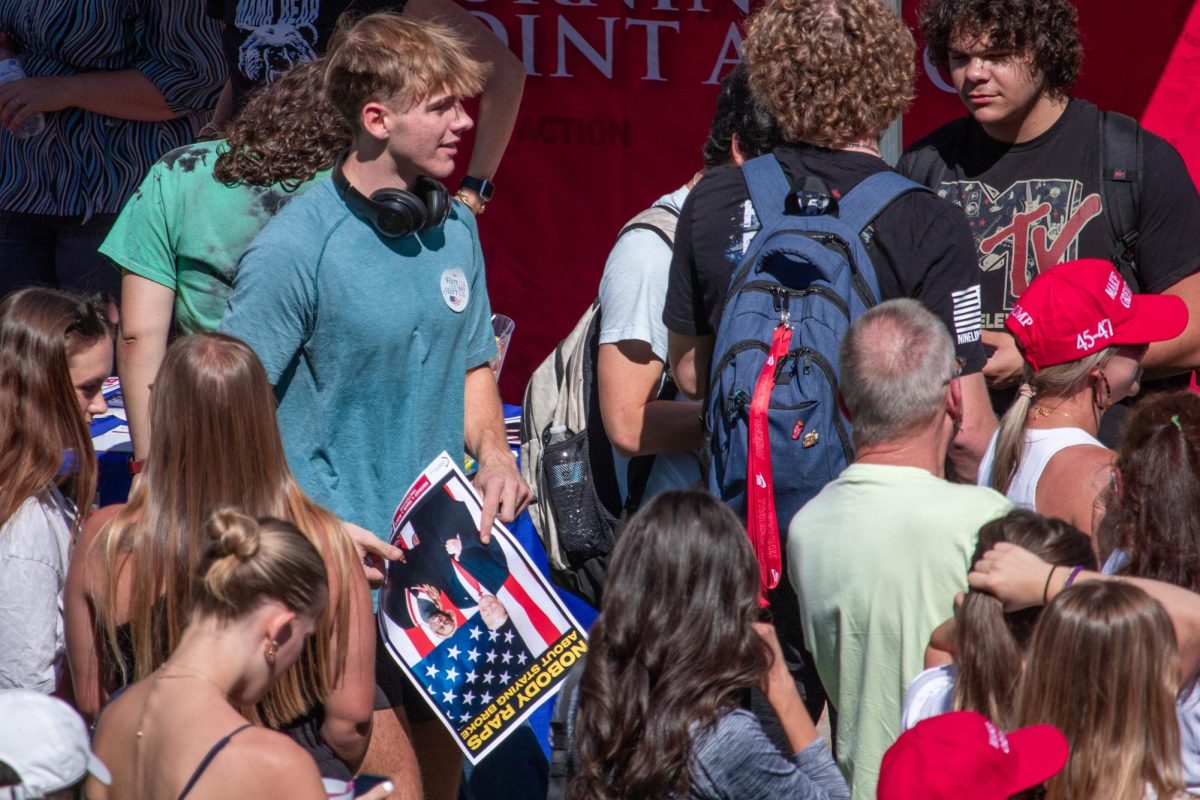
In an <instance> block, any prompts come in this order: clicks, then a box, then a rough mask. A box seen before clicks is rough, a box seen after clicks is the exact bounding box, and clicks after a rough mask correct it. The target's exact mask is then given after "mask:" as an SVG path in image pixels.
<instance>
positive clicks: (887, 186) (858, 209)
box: [838, 169, 930, 234]
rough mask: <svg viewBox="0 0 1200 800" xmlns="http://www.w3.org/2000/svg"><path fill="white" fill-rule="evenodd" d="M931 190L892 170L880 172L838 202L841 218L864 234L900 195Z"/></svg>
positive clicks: (854, 229)
mask: <svg viewBox="0 0 1200 800" xmlns="http://www.w3.org/2000/svg"><path fill="white" fill-rule="evenodd" d="M928 191H930V190H929V189H928V188H927V187H925V186H922V185H921V184H919V183H917V182H915V181H911V180H909V179H908V178H906V177H904V176H903V175H901V174H900V173H899V172H894V171H892V170H890V169H889V170H884V171H883V172H876V173H875V174H874V175H872V176H871V177H869V178H867V179H865V180H863V181H861V182H860V183H859V184H858V185H857V186H855V187H854V188H853V189H851V190H850V191H849V192H848V193H847V194H846V196H845V197H843V198H842V199H841V200H840V201H839V202H838V219H840V220H841V221H842V222H843V223H845V224H846V225H848V226H849V227H850V229H851V230H853V231H856V232H857V233H860V234H861V233H862V232H863V231H865V230H866V229H867V228H868V227H869V226H870V224H871V223H872V222H874V221H875V218H876V217H878V216H879V215H880V214H881V213H882V212H883V210H884V209H885V208H887V207H888V206H889V205H891V203H892V201H894V200H895V199H896V198H897V197H899V196H900V195H903V194H908V193H909V192H928Z"/></svg>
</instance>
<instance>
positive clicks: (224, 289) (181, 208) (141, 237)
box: [100, 140, 329, 333]
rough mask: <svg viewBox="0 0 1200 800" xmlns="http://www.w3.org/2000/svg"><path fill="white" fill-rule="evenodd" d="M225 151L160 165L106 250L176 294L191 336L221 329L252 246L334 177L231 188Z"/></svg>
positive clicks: (187, 151) (173, 155)
mask: <svg viewBox="0 0 1200 800" xmlns="http://www.w3.org/2000/svg"><path fill="white" fill-rule="evenodd" d="M224 150H225V141H224V140H220V141H215V142H198V143H196V144H192V145H188V146H187V147H180V148H178V149H176V150H172V151H171V152H170V153H167V154H166V155H165V156H163V157H162V158H161V159H159V160H158V163H156V164H155V165H154V166H153V167H151V168H150V172H149V174H147V176H146V178H145V180H143V181H142V184H141V186H139V187H138V188H137V190H136V191H135V192H134V193H133V196H132V197H130V198H129V202H128V203H126V204H125V207H124V208H123V209H121V213H120V215H119V216H118V217H117V221H116V223H114V224H113V227H112V230H111V231H110V232H109V234H108V237H107V238H106V239H105V240H104V243H103V244H102V245H100V252H101V253H102V254H104V255H105V256H107V257H108V259H109V260H111V261H112V262H113V263H114V264H116V265H117V266H118V267H119V268H121V269H124V270H128V271H129V272H132V273H134V274H135V275H140V276H141V277H143V278H146V279H147V280H151V281H154V282H155V283H158V284H162V285H163V286H166V287H167V288H168V289H172V290H174V292H175V320H176V324H177V325H178V326H179V329H180V330H181V331H182V332H184V333H196V332H198V331H212V330H216V328H217V325H219V324H220V322H221V317H222V316H223V315H224V314H225V305H226V303H227V302H228V300H229V293H230V291H232V289H233V276H234V273H235V272H236V271H237V264H238V259H239V258H241V256H242V253H244V252H245V251H246V247H247V246H249V244H250V242H252V241H253V240H254V237H255V236H257V235H258V232H259V231H261V230H262V227H263V226H264V225H266V224H267V220H269V219H270V218H271V217H272V216H274V214H275V212H277V211H278V210H279V209H281V208H282V207H283V206H284V204H286V203H287V202H288V201H289V200H291V199H292V198H293V197H296V196H298V195H299V194H301V193H302V192H304V191H305V190H307V189H308V188H309V187H310V186H312V185H314V183H316V181H317V180H318V179H320V178H323V177H325V176H327V175H328V174H329V170H325V171H323V172H320V173H318V174H317V177H316V178H314V179H313V180H311V181H308V182H307V183H303V184H301V185H300V186H299V187H297V188H296V189H295V190H294V191H291V192H289V191H287V190H285V189H284V188H283V187H282V186H280V185H279V184H275V185H273V186H248V185H245V184H238V185H236V186H226V185H225V184H223V183H221V182H219V181H218V180H216V179H215V178H214V177H213V167H215V166H216V163H217V156H219V155H220V154H221V153H222V152H223V151H224Z"/></svg>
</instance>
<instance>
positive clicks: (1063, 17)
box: [921, 0, 1083, 97]
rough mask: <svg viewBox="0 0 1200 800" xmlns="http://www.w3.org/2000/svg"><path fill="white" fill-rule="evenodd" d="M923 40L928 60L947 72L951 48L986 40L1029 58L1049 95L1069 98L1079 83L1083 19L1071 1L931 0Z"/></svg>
mask: <svg viewBox="0 0 1200 800" xmlns="http://www.w3.org/2000/svg"><path fill="white" fill-rule="evenodd" d="M921 35H922V36H923V37H924V38H925V44H926V46H927V47H928V48H929V59H930V60H931V61H932V62H933V63H934V64H935V65H936V66H938V67H939V68H941V69H947V68H948V66H949V61H950V47H951V42H952V41H954V40H955V39H959V38H961V37H966V38H968V39H977V38H979V37H980V36H986V37H987V39H988V43H989V45H990V46H993V47H995V46H1007V47H1012V48H1013V49H1014V50H1016V51H1018V52H1028V54H1029V57H1030V58H1029V60H1030V66H1031V67H1032V68H1033V71H1034V73H1035V74H1040V75H1041V76H1042V77H1043V78H1044V79H1045V81H1046V91H1047V93H1048V94H1050V95H1052V96H1055V97H1064V96H1066V93H1067V90H1068V89H1070V88H1071V87H1072V86H1074V85H1075V81H1076V80H1077V79H1078V78H1079V67H1080V64H1082V63H1083V45H1082V44H1080V42H1079V15H1078V13H1077V12H1076V11H1075V6H1074V5H1072V4H1071V2H1070V0H929V2H927V3H926V4H925V5H924V6H923V7H922V8H921Z"/></svg>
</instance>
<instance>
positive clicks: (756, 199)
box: [742, 153, 792, 230]
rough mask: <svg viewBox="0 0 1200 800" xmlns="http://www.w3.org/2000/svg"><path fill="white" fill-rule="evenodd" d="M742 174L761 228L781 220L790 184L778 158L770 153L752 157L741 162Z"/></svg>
mask: <svg viewBox="0 0 1200 800" xmlns="http://www.w3.org/2000/svg"><path fill="white" fill-rule="evenodd" d="M742 174H743V175H745V177H746V188H747V189H749V190H750V203H751V205H753V206H754V213H755V214H756V215H757V216H758V221H759V224H760V225H761V226H762V229H763V230H766V229H767V228H773V227H775V226H776V225H777V224H778V223H779V222H782V221H783V212H784V207H785V204H786V203H787V196H788V195H789V194H791V191H792V184H791V182H790V181H789V180H788V177H787V175H786V174H785V173H784V171H783V167H782V166H781V165H780V163H779V160H778V159H776V158H775V156H774V155H773V154H771V153H767V154H766V155H765V156H759V157H758V158H752V159H750V160H749V161H747V162H746V163H744V164H742Z"/></svg>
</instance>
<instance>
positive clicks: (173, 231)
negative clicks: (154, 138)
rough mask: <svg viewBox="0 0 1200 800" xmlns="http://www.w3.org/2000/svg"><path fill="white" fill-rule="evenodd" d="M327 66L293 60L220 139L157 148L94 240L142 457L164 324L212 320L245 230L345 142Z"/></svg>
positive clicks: (187, 325)
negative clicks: (114, 273) (108, 227)
mask: <svg viewBox="0 0 1200 800" xmlns="http://www.w3.org/2000/svg"><path fill="white" fill-rule="evenodd" d="M324 66H325V65H324V61H323V60H322V61H314V62H309V63H306V64H301V65H299V66H297V67H294V68H293V69H291V70H289V71H288V72H287V73H286V74H285V75H284V76H283V77H282V78H280V79H279V80H278V81H276V82H275V83H274V84H272V85H271V86H270V87H268V88H266V89H264V90H263V91H262V92H260V93H258V94H256V95H255V96H254V97H253V98H252V99H251V100H250V101H249V103H248V104H247V105H246V107H245V108H244V109H243V111H242V113H241V114H239V115H238V116H237V117H236V118H235V119H233V120H232V121H231V122H229V123H228V125H227V126H226V128H225V130H224V131H222V138H221V139H218V140H215V141H209V142H197V143H195V144H191V145H188V146H187V147H183V148H180V149H178V150H175V151H173V152H171V153H168V154H167V155H166V156H164V157H163V158H162V159H161V160H160V161H159V162H158V163H157V164H155V165H154V167H153V168H151V170H150V173H149V175H147V177H146V179H145V180H144V181H143V182H142V185H141V186H140V187H139V188H138V190H137V192H135V193H134V196H133V197H132V198H131V199H130V200H129V202H128V203H127V204H126V205H125V207H124V209H122V211H121V215H120V216H119V217H118V218H117V221H116V223H115V224H114V225H113V229H112V231H111V232H110V233H109V234H108V237H107V238H106V239H105V240H104V244H103V245H101V247H100V252H101V253H103V254H104V255H105V256H107V257H108V258H109V259H111V260H112V261H113V262H114V263H115V264H116V265H117V266H118V267H119V268H120V269H121V271H122V279H121V301H122V308H121V312H122V313H121V339H120V345H119V355H120V359H119V367H118V368H119V371H120V375H121V384H122V393H123V395H124V400H125V411H126V415H127V416H128V419H129V429H130V435H131V438H132V440H133V450H134V457H135V458H136V459H138V460H141V459H144V458H145V457H146V454H147V453H149V452H150V416H149V407H150V384H151V383H153V382H154V375H155V373H157V372H158V367H159V365H160V364H161V363H162V360H163V354H164V353H165V352H166V349H167V340H168V338H169V335H170V334H171V332H172V324H174V325H175V326H176V327H177V329H178V331H179V332H181V333H198V332H201V331H212V330H216V328H217V324H218V323H219V322H220V321H221V316H222V315H223V314H224V313H225V302H226V300H227V299H228V298H229V292H230V290H231V288H232V286H233V276H234V274H235V273H236V271H237V264H238V259H239V258H240V257H241V255H242V253H243V252H244V251H245V249H246V247H247V246H248V245H249V244H250V242H251V240H252V239H253V238H254V237H255V235H256V234H257V233H258V232H259V231H260V230H261V229H262V227H263V226H264V225H265V224H266V223H267V220H269V219H270V218H271V217H272V216H273V215H274V214H275V212H277V211H278V210H279V209H280V208H283V206H284V205H285V204H287V203H288V202H289V201H290V200H291V199H292V198H294V197H298V196H299V195H300V194H302V193H303V192H304V191H306V190H307V189H308V188H309V187H310V186H312V185H313V184H314V183H315V182H316V179H317V178H321V177H324V176H325V175H327V174H328V171H329V169H330V168H331V167H332V166H333V163H334V161H336V160H337V157H338V154H339V153H341V152H342V151H343V150H345V149H346V148H347V147H348V146H349V144H350V132H349V130H348V129H347V127H346V124H345V122H344V121H343V120H342V118H341V115H339V114H338V113H337V111H336V110H334V108H333V106H332V105H330V103H329V100H328V98H327V97H326V94H325V89H324V86H323V85H322V76H323V74H324ZM172 312H174V313H172ZM172 320H174V322H173V321H172Z"/></svg>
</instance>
